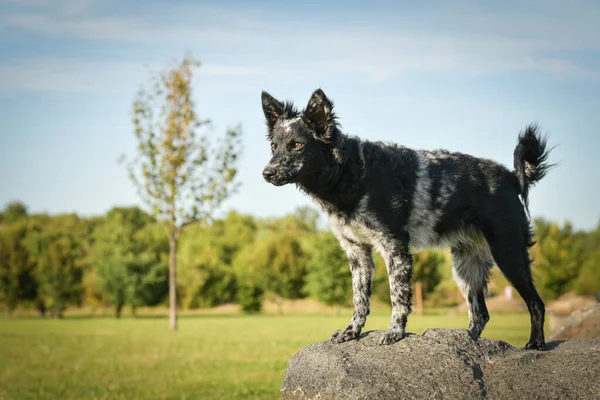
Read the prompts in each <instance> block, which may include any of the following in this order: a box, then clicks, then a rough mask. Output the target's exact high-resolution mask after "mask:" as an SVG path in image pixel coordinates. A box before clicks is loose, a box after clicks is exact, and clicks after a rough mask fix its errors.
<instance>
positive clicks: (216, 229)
mask: <svg viewBox="0 0 600 400" xmlns="http://www.w3.org/2000/svg"><path fill="white" fill-rule="evenodd" d="M256 231H257V226H256V222H255V221H254V218H252V217H251V216H246V215H241V214H238V213H236V212H230V213H228V214H227V216H226V217H225V218H224V219H219V220H216V221H214V222H213V223H212V224H211V225H209V226H199V225H196V226H190V227H189V228H188V229H186V230H185V232H183V234H182V237H181V243H180V251H179V254H178V265H179V270H180V276H181V278H182V279H181V285H180V289H181V290H180V294H181V299H182V302H183V305H184V307H186V308H197V307H212V306H216V305H219V304H223V303H227V302H231V301H234V300H235V297H236V293H237V289H238V288H237V282H236V279H235V273H234V271H233V267H232V263H233V260H234V258H235V257H236V255H237V253H238V252H239V251H240V250H241V249H242V248H244V247H245V246H247V245H249V244H250V243H252V242H253V241H254V240H255V237H256Z"/></svg>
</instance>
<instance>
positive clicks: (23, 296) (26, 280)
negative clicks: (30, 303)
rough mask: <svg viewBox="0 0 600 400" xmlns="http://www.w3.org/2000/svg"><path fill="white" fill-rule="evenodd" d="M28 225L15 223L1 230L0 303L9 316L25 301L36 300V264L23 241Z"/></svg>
mask: <svg viewBox="0 0 600 400" xmlns="http://www.w3.org/2000/svg"><path fill="white" fill-rule="evenodd" d="M26 235H27V224H26V223H24V222H20V223H15V224H13V225H11V226H8V227H6V228H5V229H2V230H0V302H2V303H4V305H5V306H6V308H7V310H8V312H9V314H11V313H12V312H13V311H14V309H15V308H16V307H17V305H18V304H19V302H21V301H23V300H34V299H35V297H36V296H37V284H36V282H35V279H34V277H33V273H34V267H35V264H34V263H33V262H32V260H31V258H30V257H29V253H28V252H27V249H26V248H25V247H24V245H23V241H24V239H25V237H26Z"/></svg>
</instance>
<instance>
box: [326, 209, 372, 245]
mask: <svg viewBox="0 0 600 400" xmlns="http://www.w3.org/2000/svg"><path fill="white" fill-rule="evenodd" d="M329 224H330V226H331V229H332V230H333V231H334V233H335V234H336V236H338V237H341V238H344V239H346V240H349V241H351V242H354V243H364V244H369V245H373V244H374V243H375V240H376V238H377V237H378V235H377V232H376V231H375V230H374V229H373V228H372V227H370V225H371V224H370V223H369V221H368V220H367V219H366V218H364V217H362V216H359V217H357V218H344V217H339V216H336V215H329Z"/></svg>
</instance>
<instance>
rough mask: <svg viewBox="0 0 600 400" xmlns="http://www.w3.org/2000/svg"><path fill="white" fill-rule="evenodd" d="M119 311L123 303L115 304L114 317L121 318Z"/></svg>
mask: <svg viewBox="0 0 600 400" xmlns="http://www.w3.org/2000/svg"><path fill="white" fill-rule="evenodd" d="M121 311H123V304H117V305H116V307H115V318H121Z"/></svg>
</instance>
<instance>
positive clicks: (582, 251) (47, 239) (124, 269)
mask: <svg viewBox="0 0 600 400" xmlns="http://www.w3.org/2000/svg"><path fill="white" fill-rule="evenodd" d="M318 221H319V214H318V212H317V211H316V210H313V209H311V208H300V209H298V210H296V212H294V213H293V214H290V215H287V216H284V217H281V218H275V219H259V218H254V217H253V216H251V215H243V214H240V213H237V212H233V211H232V212H229V213H228V214H227V215H225V216H224V217H223V218H220V219H216V220H213V221H211V222H210V223H209V222H204V223H201V222H197V223H192V224H189V225H187V226H185V227H183V228H182V230H181V236H180V240H179V246H178V249H177V254H176V257H177V263H178V268H179V275H178V279H177V282H176V283H177V285H176V288H177V296H178V302H177V303H178V305H179V308H180V309H196V308H204V307H214V306H217V305H221V304H226V303H238V304H240V305H241V308H242V310H244V311H245V312H249V313H252V312H259V311H260V310H261V306H262V304H263V302H264V300H265V299H270V300H273V301H275V302H277V303H278V304H281V301H282V300H283V299H302V298H307V297H309V298H313V299H316V300H318V301H320V302H322V303H324V304H327V305H330V306H334V307H336V308H338V309H339V306H348V305H351V302H352V282H351V276H350V270H349V267H348V262H347V259H346V256H345V254H344V253H343V251H342V250H341V248H340V246H339V244H338V242H337V240H336V239H335V237H334V236H333V235H332V234H331V232H329V231H328V230H327V229H322V228H320V226H319V223H318ZM534 227H535V233H536V241H537V243H536V244H535V245H534V246H533V248H532V249H531V255H532V258H533V260H534V263H533V270H534V275H535V277H536V280H537V284H538V286H539V289H540V292H541V293H542V296H543V297H544V299H545V300H552V299H555V298H557V297H558V296H560V295H561V294H563V293H566V292H568V291H575V292H577V293H579V294H582V295H593V294H595V293H596V292H598V291H599V290H600V226H599V227H598V228H596V229H595V230H593V231H589V232H583V231H575V230H574V229H573V228H572V226H571V225H570V224H569V223H565V224H563V225H562V226H560V225H558V224H555V223H551V222H548V221H544V220H541V219H537V220H535V223H534ZM166 229H167V230H168V226H165V223H164V222H160V221H158V220H157V219H155V218H154V217H153V216H152V215H151V214H149V213H146V212H145V211H144V210H142V209H141V208H139V207H116V208H113V209H111V210H110V211H109V212H108V213H106V214H105V215H102V216H97V217H91V218H82V217H80V216H78V215H76V214H65V215H54V216H49V215H46V214H35V215H30V214H28V213H27V208H26V207H25V205H23V204H22V203H19V202H14V203H11V204H8V205H7V206H6V207H5V209H4V210H3V211H2V212H1V213H0V302H1V304H2V306H3V308H4V309H5V310H6V311H7V312H9V313H11V312H13V311H14V310H15V309H16V308H17V307H24V308H37V309H38V310H39V311H40V313H41V314H45V313H46V312H47V310H50V311H51V313H52V315H53V316H55V317H58V318H60V317H62V316H63V314H64V312H65V310H66V309H67V308H68V307H87V308H104V307H113V309H114V314H115V316H116V317H119V316H121V314H122V312H123V310H124V309H125V308H126V307H127V308H129V310H130V312H131V313H133V314H135V312H136V309H137V308H138V307H152V306H164V305H167V304H169V301H168V300H169V299H168V293H169V250H170V248H169V238H168V236H167V235H166V234H165V232H166ZM375 261H376V273H375V280H374V282H373V294H374V296H375V297H376V298H377V299H379V300H381V301H383V302H388V303H389V286H388V281H387V273H386V271H385V264H384V263H383V260H382V259H381V258H380V257H379V256H378V255H375ZM414 261H415V272H414V280H415V282H418V283H420V284H421V286H422V292H423V297H424V298H425V301H426V302H429V304H430V305H444V304H451V303H452V302H455V301H456V294H455V293H456V291H455V290H448V288H449V286H452V284H451V283H450V281H449V274H448V271H449V269H450V265H449V264H450V259H449V256H448V252H442V251H425V252H421V253H418V254H416V255H415V258H414ZM494 277H495V278H494V279H496V281H497V282H499V283H500V284H506V282H505V281H503V280H502V278H501V277H499V276H498V275H497V274H494Z"/></svg>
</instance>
